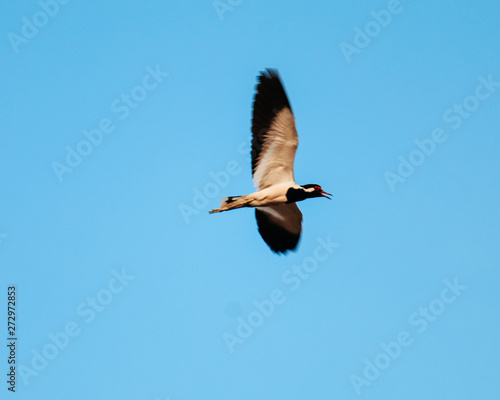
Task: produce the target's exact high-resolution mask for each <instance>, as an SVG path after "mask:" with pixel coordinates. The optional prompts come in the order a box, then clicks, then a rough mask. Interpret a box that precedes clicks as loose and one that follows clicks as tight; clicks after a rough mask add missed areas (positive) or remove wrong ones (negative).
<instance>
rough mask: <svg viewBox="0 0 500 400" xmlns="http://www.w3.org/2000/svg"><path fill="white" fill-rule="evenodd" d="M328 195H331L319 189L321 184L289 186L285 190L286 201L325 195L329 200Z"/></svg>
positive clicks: (293, 201) (290, 201) (291, 201)
mask: <svg viewBox="0 0 500 400" xmlns="http://www.w3.org/2000/svg"><path fill="white" fill-rule="evenodd" d="M328 196H331V194H330V193H328V192H325V191H324V190H323V189H321V186H319V185H316V184H309V185H304V186H301V187H299V188H294V187H291V188H290V189H288V191H287V192H286V198H287V203H295V202H297V201H302V200H305V199H309V198H312V197H326V198H327V199H328V200H331V199H330V197H328Z"/></svg>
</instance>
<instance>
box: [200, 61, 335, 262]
mask: <svg viewBox="0 0 500 400" xmlns="http://www.w3.org/2000/svg"><path fill="white" fill-rule="evenodd" d="M258 79H259V82H258V84H257V93H256V94H255V99H254V102H253V118H252V134H253V136H252V151H251V154H252V175H253V182H254V186H255V187H256V188H257V191H256V192H255V193H251V194H247V195H244V196H230V197H224V198H222V203H221V204H220V206H219V207H220V208H217V209H215V210H211V211H210V214H213V213H218V212H222V211H228V210H234V209H236V208H242V207H254V208H255V217H256V219H257V225H258V228H259V233H260V235H261V236H262V239H264V241H265V242H266V243H267V245H268V246H269V247H270V248H271V250H272V251H274V252H275V253H285V252H286V251H288V250H294V249H295V248H296V247H297V243H298V242H299V238H300V233H301V231H302V213H301V212H300V210H299V207H297V204H295V203H296V202H298V201H302V200H305V199H308V198H312V197H326V198H327V199H330V197H328V196H331V194H330V193H328V192H325V191H324V190H323V189H322V188H321V186H320V185H317V184H307V185H302V186H300V185H298V184H297V183H296V182H295V180H294V177H293V160H294V157H295V151H296V150H297V145H298V143H299V140H298V137H297V131H296V130H295V120H294V117H293V113H292V108H291V107H290V103H289V102H288V98H287V96H286V93H285V89H284V88H283V85H282V83H281V80H280V77H279V75H278V71H276V70H273V69H267V70H266V71H264V72H262V73H261V74H260V75H259V78H258Z"/></svg>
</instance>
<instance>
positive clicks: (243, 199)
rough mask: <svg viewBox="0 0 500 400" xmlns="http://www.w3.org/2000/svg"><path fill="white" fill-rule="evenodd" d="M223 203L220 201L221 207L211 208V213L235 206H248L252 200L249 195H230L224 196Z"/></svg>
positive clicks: (231, 208)
mask: <svg viewBox="0 0 500 400" xmlns="http://www.w3.org/2000/svg"><path fill="white" fill-rule="evenodd" d="M221 201H222V203H220V206H219V207H220V208H216V209H214V210H210V211H209V213H210V214H214V213H218V212H222V211H228V210H233V209H235V208H241V207H246V206H247V203H249V202H250V201H252V199H251V198H249V196H228V197H223V198H222V199H221Z"/></svg>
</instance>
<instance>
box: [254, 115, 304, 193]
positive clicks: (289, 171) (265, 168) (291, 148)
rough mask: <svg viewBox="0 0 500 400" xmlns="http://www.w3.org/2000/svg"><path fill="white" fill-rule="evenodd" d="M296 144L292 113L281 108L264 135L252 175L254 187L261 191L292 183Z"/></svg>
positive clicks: (297, 141) (296, 138)
mask: <svg viewBox="0 0 500 400" xmlns="http://www.w3.org/2000/svg"><path fill="white" fill-rule="evenodd" d="M298 143H299V140H298V137H297V131H296V129H295V120H294V117H293V114H292V111H291V110H290V109H289V108H288V107H286V108H283V109H281V110H280V111H279V112H278V114H276V116H275V117H274V119H273V121H272V123H271V126H270V127H269V131H268V132H267V133H266V135H265V138H264V145H263V148H262V150H261V151H260V154H259V159H258V162H257V167H256V169H255V172H254V175H253V182H254V186H255V187H258V188H259V190H262V189H265V188H267V187H269V186H272V185H276V184H280V183H285V182H294V177H293V161H294V158H295V152H296V150H297V146H298Z"/></svg>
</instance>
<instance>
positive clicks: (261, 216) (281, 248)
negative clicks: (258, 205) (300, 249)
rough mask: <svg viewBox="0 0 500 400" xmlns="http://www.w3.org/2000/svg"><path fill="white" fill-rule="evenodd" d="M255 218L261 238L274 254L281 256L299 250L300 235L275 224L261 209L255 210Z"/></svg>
mask: <svg viewBox="0 0 500 400" xmlns="http://www.w3.org/2000/svg"><path fill="white" fill-rule="evenodd" d="M255 218H256V219H257V226H258V228H259V233H260V236H262V239H264V242H266V243H267V245H268V246H269V248H270V249H271V250H272V251H273V252H274V253H276V254H280V255H281V254H285V253H286V252H287V251H290V250H292V251H295V250H296V249H297V245H298V243H299V239H300V233H299V234H298V235H297V234H293V233H291V232H288V231H287V230H285V229H283V228H282V227H280V226H277V225H275V224H273V223H272V222H271V221H269V219H268V217H267V216H266V214H265V213H264V212H262V211H260V210H259V209H255Z"/></svg>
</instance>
